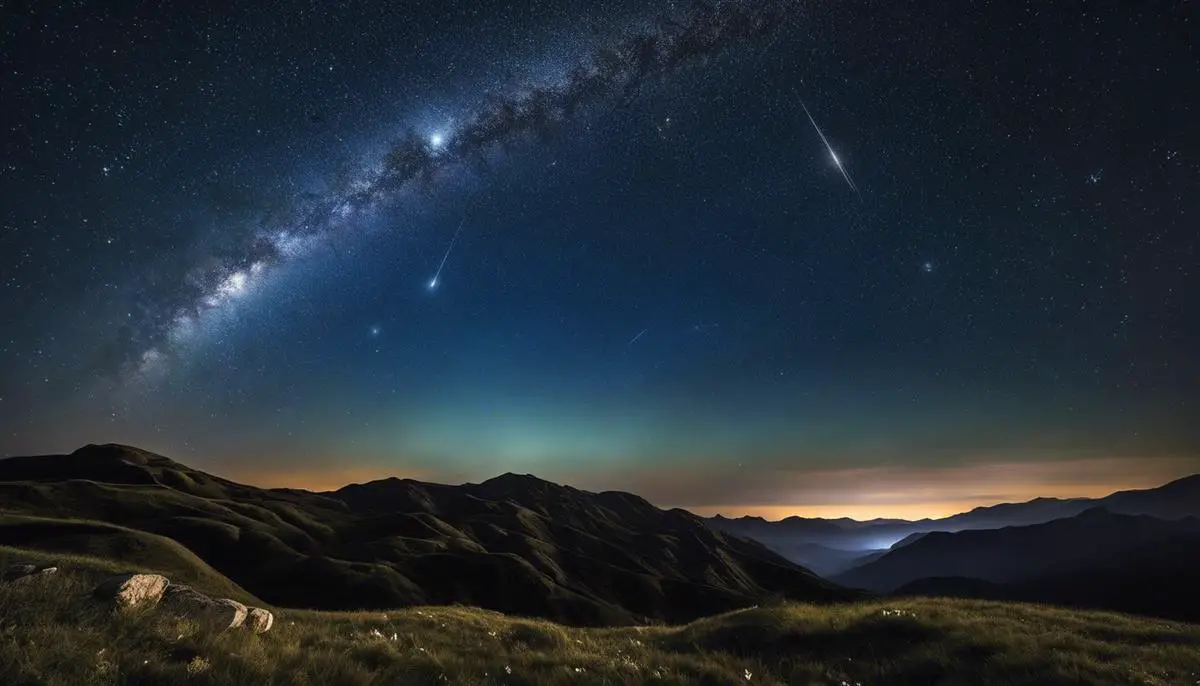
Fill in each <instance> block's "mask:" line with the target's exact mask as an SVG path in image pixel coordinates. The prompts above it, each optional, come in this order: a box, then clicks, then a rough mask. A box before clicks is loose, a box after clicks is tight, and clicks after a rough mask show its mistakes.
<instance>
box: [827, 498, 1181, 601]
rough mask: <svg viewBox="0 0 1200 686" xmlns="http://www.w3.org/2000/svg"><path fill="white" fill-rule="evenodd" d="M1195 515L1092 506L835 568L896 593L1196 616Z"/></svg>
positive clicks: (849, 579) (935, 536) (847, 580)
mask: <svg viewBox="0 0 1200 686" xmlns="http://www.w3.org/2000/svg"><path fill="white" fill-rule="evenodd" d="M1197 564H1200V519H1196V518H1194V517H1188V518H1186V519H1181V520H1162V519H1156V518H1154V517H1149V516H1146V515H1119V514H1113V513H1111V512H1109V511H1107V510H1105V509H1103V508H1093V509H1091V510H1087V511H1085V512H1083V513H1082V514H1079V515H1076V516H1074V517H1068V518H1064V519H1059V520H1055V521H1052V522H1047V523H1045V524H1035V525H1031V526H1019V527H1006V528H1003V529H994V530H981V531H960V532H957V533H942V532H935V533H930V534H927V535H925V536H923V537H921V538H920V539H919V540H916V541H914V542H912V543H911V544H909V545H906V546H903V547H898V548H896V549H893V550H891V551H889V552H888V553H887V554H885V555H883V556H882V557H880V558H878V559H877V560H874V561H872V562H870V563H868V564H864V565H862V566H861V567H856V568H854V569H851V570H849V571H847V572H844V573H842V574H839V575H836V576H835V577H834V578H835V580H837V581H839V582H840V583H844V584H846V585H848V586H854V587H861V588H867V589H871V590H875V591H880V592H892V593H893V594H894V595H925V596H951V597H971V598H984V599H993V600H1023V601H1036V602H1046V603H1054V604H1060V605H1071V606H1076V607H1089V608H1104V609H1110V610H1120V611H1124V612H1134V613H1139V614H1149V615H1156V616H1160V617H1171V618H1175V619H1187V620H1192V621H1195V620H1200V589H1197V588H1196V584H1195V582H1194V573H1195V570H1196V568H1197Z"/></svg>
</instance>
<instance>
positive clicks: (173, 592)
mask: <svg viewBox="0 0 1200 686" xmlns="http://www.w3.org/2000/svg"><path fill="white" fill-rule="evenodd" d="M163 605H164V606H166V607H168V608H170V610H171V611H172V612H174V613H175V615H176V616H177V617H182V618H184V619H191V620H195V621H197V622H200V623H202V624H205V625H208V626H212V627H213V628H216V629H233V628H236V627H239V626H241V625H242V623H243V622H245V621H246V614H247V610H246V606H245V605H243V604H241V603H239V602H238V601H236V600H230V599H229V598H216V599H213V598H210V597H208V596H206V595H204V594H203V593H201V592H200V591H197V590H196V589H194V588H192V587H190V586H181V585H179V584H171V585H170V586H168V587H167V591H166V593H165V594H164V595H163Z"/></svg>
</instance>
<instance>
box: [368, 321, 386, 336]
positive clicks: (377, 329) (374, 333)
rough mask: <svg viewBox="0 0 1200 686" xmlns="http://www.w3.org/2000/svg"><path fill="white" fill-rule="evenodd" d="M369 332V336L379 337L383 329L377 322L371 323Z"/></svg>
mask: <svg viewBox="0 0 1200 686" xmlns="http://www.w3.org/2000/svg"><path fill="white" fill-rule="evenodd" d="M370 332H371V338H379V334H381V333H383V329H382V328H381V327H380V326H379V325H378V324H372V325H371V328H370Z"/></svg>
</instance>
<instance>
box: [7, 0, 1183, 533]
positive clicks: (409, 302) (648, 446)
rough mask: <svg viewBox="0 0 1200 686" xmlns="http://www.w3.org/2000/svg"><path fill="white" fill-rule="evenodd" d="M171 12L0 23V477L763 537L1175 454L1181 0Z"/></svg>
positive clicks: (978, 498)
mask: <svg viewBox="0 0 1200 686" xmlns="http://www.w3.org/2000/svg"><path fill="white" fill-rule="evenodd" d="M169 5H170V4H168V5H167V6H163V5H159V4H151V3H142V4H141V6H140V7H136V6H135V5H133V4H130V5H128V6H127V7H126V8H125V9H120V8H114V7H110V6H109V4H107V3H87V2H85V3H80V4H79V6H76V7H71V8H66V7H62V8H47V7H44V6H41V5H39V4H37V3H29V4H26V5H24V6H21V5H20V4H18V5H13V6H9V7H8V8H6V9H4V10H0V11H2V12H4V15H5V16H4V20H3V22H0V27H2V28H0V31H3V33H2V34H0V40H2V41H3V43H2V47H3V57H4V64H5V65H6V66H5V69H4V73H3V74H0V92H2V93H3V94H4V101H5V102H6V103H9V104H8V105H6V107H5V111H4V113H3V115H0V116H2V117H3V124H4V131H5V136H4V139H3V146H4V147H3V152H4V155H3V159H4V167H3V169H0V198H2V199H0V203H3V205H2V208H3V213H2V221H3V225H2V227H0V275H2V281H0V289H2V290H0V293H2V295H0V321H3V322H5V326H4V330H3V333H2V334H0V430H2V431H0V450H2V452H3V453H4V454H22V453H32V452H50V451H59V450H69V449H72V448H74V447H77V446H78V445H80V444H83V443H86V442H101V441H119V442H127V443H133V444H137V445H140V446H143V447H146V448H149V449H154V450H158V451H160V452H163V453H166V454H168V455H171V456H173V457H175V458H177V459H180V460H181V461H184V462H188V463H190V464H193V465H194V466H197V467H200V468H204V469H209V470H211V471H215V472H217V473H220V474H224V475H228V476H230V477H233V478H242V479H246V480H250V481H254V482H256V483H263V484H267V485H289V484H298V485H306V486H314V487H315V486H326V487H333V486H337V485H340V483H343V482H345V481H347V480H361V479H364V478H369V477H373V476H379V475H383V474H389V473H395V474H402V475H414V476H419V477H422V478H428V479H445V480H451V481H454V480H479V479H483V478H486V477H488V476H491V475H494V474H496V473H500V472H503V471H509V470H513V471H520V472H534V473H536V474H539V475H543V476H546V477H549V478H555V479H558V480H561V481H567V482H570V483H575V484H577V485H580V486H584V487H589V488H601V487H611V488H622V489H625V490H632V491H637V492H641V493H643V494H644V495H647V496H648V497H650V498H651V499H652V500H654V501H656V502H659V503H660V504H664V505H683V506H690V507H694V508H696V509H698V510H702V511H715V510H721V511H729V512H741V511H755V512H767V513H781V512H785V511H789V512H790V511H798V512H809V511H817V510H820V511H821V512H830V513H834V512H842V511H845V512H850V513H855V514H871V513H885V514H886V513H890V512H901V513H911V512H916V511H917V509H914V508H918V509H919V508H925V511H929V512H936V511H942V510H944V509H946V508H951V509H952V508H953V507H958V506H960V505H967V504H973V503H976V502H988V501H993V500H996V499H1008V498H1018V497H1026V496H1028V495H1031V494H1034V493H1043V492H1045V493H1047V494H1056V493H1061V494H1064V495H1072V494H1090V493H1094V492H1103V491H1105V490H1106V489H1112V488H1117V487H1121V486H1126V485H1139V484H1143V483H1147V484H1148V483H1153V482H1156V481H1161V480H1164V479H1166V478H1170V477H1173V476H1178V475H1181V474H1183V473H1187V472H1191V471H1197V470H1198V469H1200V430H1197V428H1196V424H1195V422H1194V418H1195V417H1196V416H1198V411H1200V362H1198V360H1197V357H1196V355H1195V352H1194V351H1195V350H1200V324H1198V323H1197V318H1196V316H1195V312H1196V306H1197V304H1198V303H1197V297H1198V294H1200V274H1198V273H1197V264H1198V259H1200V255H1198V251H1197V245H1198V243H1200V239H1198V237H1197V232H1196V226H1200V194H1197V193H1196V189H1197V188H1200V133H1198V131H1197V127H1196V126H1195V124H1194V122H1195V121H1196V120H1200V107H1198V105H1200V92H1197V90H1196V89H1195V88H1194V85H1195V84H1196V83H1200V62H1198V59H1197V48H1196V45H1195V35H1196V31H1195V29H1196V23H1195V21H1196V20H1195V16H1194V14H1195V12H1194V9H1193V8H1191V7H1190V5H1189V4H1188V3H1185V2H1174V3H1172V2H1162V3H1136V4H1135V3H1120V2H1106V3H1087V4H1083V3H1080V4H1078V5H1076V4H1054V5H1047V4H1045V3H1021V2H1015V3H1013V2H967V3H953V4H952V5H950V4H947V5H946V6H945V7H941V8H933V9H931V8H929V7H927V6H925V4H923V3H911V2H900V3H882V4H881V3H866V2H840V3H823V2H817V3H799V2H760V1H758V0H745V1H744V2H738V3H731V4H725V5H717V6H716V9H715V10H706V9H705V8H704V7H703V6H699V5H690V4H686V3H685V4H679V5H676V6H674V7H673V8H671V9H670V10H669V11H668V10H666V9H664V10H663V11H664V12H665V13H666V14H667V15H668V16H669V18H670V21H666V20H665V19H663V18H660V17H659V16H658V15H656V14H655V13H653V12H648V11H646V10H645V9H644V8H640V5H641V4H640V3H632V2H625V3H622V2H606V3H594V2H556V3H528V2H527V3H512V4H510V5H508V6H507V7H503V8H501V7H488V6H485V5H482V4H480V3H458V2H453V3H447V2H436V3H432V2H431V3H404V4H403V5H395V6H390V7H381V6H379V5H378V4H377V3H366V2H362V3H356V2H351V3H342V4H338V5H336V6H334V5H330V6H324V5H319V4H318V5H310V4H308V3H299V2H296V3H292V2H280V3H272V4H264V5H262V6H261V7H256V8H247V7H241V8H226V9H225V10H223V11H216V10H211V9H197V8H196V7H194V6H192V5H190V4H185V3H177V4H176V6H173V7H172V6H169ZM131 8H132V9H131ZM636 36H644V37H645V39H644V40H642V41H641V42H638V40H636V39H635V38H634V37H636ZM644 55H649V56H650V58H649V61H648V62H647V61H639V60H640V59H641V57H642V56H644ZM646 64H649V65H650V66H648V67H647V66H645V65H646ZM802 100H803V102H804V103H805V104H807V106H808V108H809V110H810V111H811V113H812V115H813V117H814V119H815V121H816V122H817V124H819V125H820V127H821V129H822V130H823V132H824V133H825V135H826V136H827V137H828V139H829V142H830V144H831V146H832V147H833V150H834V151H836V154H837V156H838V158H839V159H840V160H841V162H842V163H843V164H844V165H845V169H846V171H847V172H848V173H849V175H850V177H851V178H852V179H853V182H854V184H855V185H856V186H857V188H858V189H859V191H860V194H856V193H855V192H854V191H853V190H851V188H850V187H849V185H848V184H847V182H846V180H845V179H844V178H843V176H842V175H841V173H840V172H839V169H838V167H837V166H836V165H835V164H834V162H833V160H832V158H831V156H830V152H829V150H827V149H826V148H825V146H824V144H823V142H822V140H821V138H820V137H819V135H818V134H817V132H816V131H815V130H814V128H813V127H812V126H811V125H810V123H809V120H808V118H807V117H806V116H805V113H804V110H803V108H802V106H801V102H802ZM459 226H461V227H462V230H461V233H459V235H458V239H457V240H456V241H455V242H454V247H453V250H451V251H450V253H449V255H448V256H446V251H447V248H448V247H449V245H450V243H451V240H452V237H453V236H454V235H455V232H456V229H457V228H458V227H459ZM444 256H446V259H445V265H444V268H443V269H442V271H441V274H440V277H439V279H438V283H437V287H436V288H434V289H430V288H428V287H427V286H428V284H429V281H430V279H431V278H432V277H433V275H434V273H435V272H436V271H437V268H438V265H439V263H440V262H441V261H442V259H443V257H444ZM1001 474H1002V475H1003V476H1002V477H1001V476H998V475H1001ZM814 508H815V509H814ZM906 508H907V509H906Z"/></svg>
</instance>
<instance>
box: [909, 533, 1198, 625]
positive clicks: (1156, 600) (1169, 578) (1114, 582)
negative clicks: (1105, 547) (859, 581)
mask: <svg viewBox="0 0 1200 686" xmlns="http://www.w3.org/2000/svg"><path fill="white" fill-rule="evenodd" d="M1197 569H1200V535H1195V534H1192V535H1183V536H1178V537H1174V538H1170V539H1167V540H1164V541H1156V542H1154V543H1151V544H1149V545H1143V546H1138V547H1136V548H1134V549H1132V550H1128V551H1125V552H1122V553H1120V554H1117V555H1115V556H1113V557H1111V558H1108V559H1105V560H1103V561H1100V562H1098V563H1096V564H1095V565H1093V566H1091V567H1089V568H1088V569H1086V570H1080V571H1075V572H1065V573H1063V572H1051V573H1048V574H1045V575H1042V576H1037V577H1034V578H1031V579H1026V580H1024V581H1019V582H1013V583H1007V584H997V583H992V582H990V581H983V580H981V579H968V578H962V577H954V578H947V577H935V578H924V579H917V580H916V581H913V582H911V583H908V584H905V585H904V586H901V587H900V588H898V589H897V590H896V591H895V592H894V593H893V595H896V596H940V597H957V598H978V599H986V600H1017V601H1025V602H1038V603H1050V604H1055V605H1066V606H1071V607H1080V608H1090V609H1103V610H1115V611H1117V612H1128V613H1132V614H1140V615H1148V616H1153V617H1164V618H1167V619H1178V620H1184V621H1189V622H1200V584H1197V583H1196V576H1195V575H1196V570H1197Z"/></svg>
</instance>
